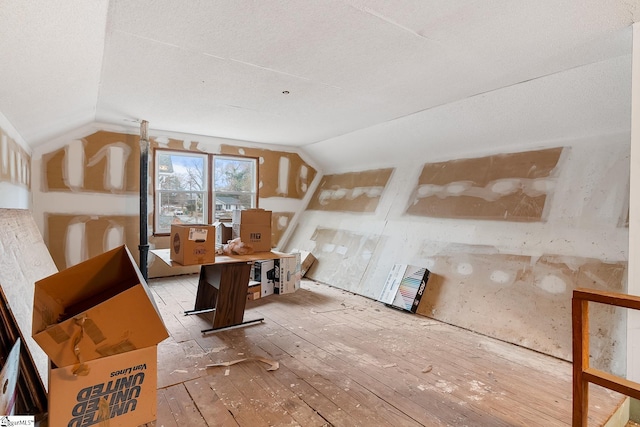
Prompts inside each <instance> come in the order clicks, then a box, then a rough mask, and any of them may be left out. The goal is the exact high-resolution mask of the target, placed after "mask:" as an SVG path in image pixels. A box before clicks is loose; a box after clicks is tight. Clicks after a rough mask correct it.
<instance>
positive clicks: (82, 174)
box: [42, 131, 140, 194]
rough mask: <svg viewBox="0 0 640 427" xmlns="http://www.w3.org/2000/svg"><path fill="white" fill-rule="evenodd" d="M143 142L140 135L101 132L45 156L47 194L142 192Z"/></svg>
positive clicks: (70, 143) (43, 158) (71, 142)
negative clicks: (141, 152)
mask: <svg viewBox="0 0 640 427" xmlns="http://www.w3.org/2000/svg"><path fill="white" fill-rule="evenodd" d="M139 139H140V137H139V136H137V135H129V134H122V133H114V132H104V131H100V132H96V133H94V134H92V135H89V136H87V137H84V138H81V139H76V140H73V141H69V143H68V144H66V145H65V146H64V147H63V148H61V149H59V150H56V151H54V152H51V153H47V154H44V155H43V156H42V162H43V167H44V187H45V188H44V189H45V191H71V192H89V193H115V194H123V193H134V192H138V191H139V190H138V189H139V188H140V183H139V178H138V173H139V170H140V148H139Z"/></svg>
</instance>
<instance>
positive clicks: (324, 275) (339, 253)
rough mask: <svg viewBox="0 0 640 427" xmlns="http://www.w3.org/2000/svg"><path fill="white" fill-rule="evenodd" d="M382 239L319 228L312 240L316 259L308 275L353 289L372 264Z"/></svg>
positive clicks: (373, 235)
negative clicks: (370, 263)
mask: <svg viewBox="0 0 640 427" xmlns="http://www.w3.org/2000/svg"><path fill="white" fill-rule="evenodd" d="M380 239H381V236H379V235H377V234H370V235H367V234H360V233H353V232H350V231H344V230H334V229H330V228H322V227H318V228H316V230H315V233H314V234H313V236H312V237H311V240H312V241H313V242H314V243H315V248H313V250H312V252H313V254H314V256H315V257H316V259H317V262H314V263H313V265H312V266H311V268H310V269H309V271H308V272H307V276H308V277H310V278H312V279H313V280H318V281H320V282H323V283H330V284H331V285H333V286H337V287H339V288H343V289H348V290H350V289H351V288H352V287H354V286H355V285H356V284H358V283H359V282H360V280H361V278H362V276H363V275H364V272H365V270H366V268H367V266H368V265H369V262H370V261H371V259H372V257H373V254H374V252H375V250H376V246H377V245H378V242H379V241H380Z"/></svg>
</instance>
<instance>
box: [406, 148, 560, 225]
mask: <svg viewBox="0 0 640 427" xmlns="http://www.w3.org/2000/svg"><path fill="white" fill-rule="evenodd" d="M561 153H562V148H552V149H546V150H539V151H529V152H524V153H513V154H500V155H494V156H488V157H481V158H476V159H460V160H451V161H447V162H439V163H427V164H425V165H424V168H423V169H422V174H421V175H420V177H419V179H418V185H417V187H416V189H415V190H414V191H413V194H412V195H411V198H410V199H409V200H410V205H409V207H408V208H407V211H406V212H407V213H408V214H411V215H419V216H428V217H437V218H469V219H471V218H476V219H492V220H506V221H540V220H542V213H543V209H544V204H545V201H546V198H547V194H549V193H550V192H551V191H552V190H553V188H554V187H555V177H554V176H553V172H554V169H555V168H556V165H557V164H558V160H559V158H560V154H561Z"/></svg>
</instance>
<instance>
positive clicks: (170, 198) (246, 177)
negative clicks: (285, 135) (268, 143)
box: [154, 149, 258, 234]
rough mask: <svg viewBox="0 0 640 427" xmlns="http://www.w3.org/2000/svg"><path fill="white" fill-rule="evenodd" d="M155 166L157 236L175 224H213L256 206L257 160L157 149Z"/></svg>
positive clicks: (166, 231) (167, 231) (168, 230)
mask: <svg viewBox="0 0 640 427" xmlns="http://www.w3.org/2000/svg"><path fill="white" fill-rule="evenodd" d="M154 165H155V214H154V215H155V216H154V219H155V229H154V230H155V234H163V233H169V232H170V230H171V224H172V223H174V222H179V223H187V224H189V223H191V224H203V223H207V224H210V223H212V222H213V221H216V220H219V219H230V218H231V215H232V212H233V210H234V209H241V208H252V207H257V202H258V190H257V188H258V186H257V177H258V172H257V168H258V164H257V161H256V159H254V158H248V157H235V156H218V155H212V154H204V153H192V152H185V151H170V150H163V149H156V150H155V163H154ZM210 169H211V170H212V172H211V173H209V170H210ZM211 201H215V202H214V203H211ZM212 208H213V209H212Z"/></svg>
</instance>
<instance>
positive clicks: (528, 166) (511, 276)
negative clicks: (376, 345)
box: [289, 134, 629, 373]
mask: <svg viewBox="0 0 640 427" xmlns="http://www.w3.org/2000/svg"><path fill="white" fill-rule="evenodd" d="M389 166H392V167H393V169H394V171H393V174H391V176H390V179H389V180H388V181H387V182H386V183H384V185H382V188H381V189H380V192H379V193H380V198H379V200H378V201H377V203H376V205H375V209H371V210H369V211H367V212H364V211H363V210H361V209H358V208H353V209H346V208H341V209H340V210H331V211H326V210H321V209H317V208H316V206H315V205H313V204H310V205H309V209H308V210H307V211H305V212H304V214H303V215H302V217H301V219H300V221H299V224H298V227H297V229H296V232H295V234H294V236H293V238H292V240H291V242H290V244H289V247H290V248H293V247H295V248H299V249H302V250H311V251H312V252H313V253H314V255H315V256H316V257H317V258H318V262H317V263H316V264H315V265H314V266H313V268H312V269H311V270H310V271H309V272H308V273H307V275H308V276H310V277H311V278H312V279H315V280H318V281H321V282H325V283H329V284H332V285H335V286H338V287H341V288H343V289H346V290H349V291H352V292H356V293H359V294H361V295H364V296H367V297H370V298H375V299H377V298H378V297H379V295H380V293H381V291H382V288H383V286H384V283H385V280H386V277H387V275H388V273H389V271H390V270H391V268H392V266H393V264H396V263H398V264H412V265H418V266H423V267H427V268H429V269H430V270H431V271H432V272H433V275H432V278H431V280H430V282H429V284H428V285H427V292H426V294H425V296H424V297H423V300H422V302H421V304H420V306H419V308H418V312H419V314H421V315H425V316H429V317H433V318H437V319H440V320H443V321H445V322H448V323H452V324H455V325H459V326H462V327H465V328H469V329H471V330H474V331H477V332H480V333H483V334H486V335H490V336H494V337H496V338H499V339H503V340H505V341H509V342H512V343H516V344H519V345H523V346H526V347H529V348H532V349H535V350H538V351H542V352H545V353H547V354H551V355H554V356H557V357H561V358H564V359H570V358H571V310H570V306H571V304H570V300H571V294H572V291H573V289H575V288H577V287H587V288H594V289H603V290H610V291H617V292H620V291H622V292H624V290H625V289H626V275H627V244H628V229H627V227H626V224H627V218H628V208H629V199H628V196H629V143H628V135H625V134H616V135H609V136H607V137H598V138H595V137H594V138H582V139H577V140H571V141H562V143H561V144H556V145H552V144H548V145H547V146H546V147H535V148H532V149H529V150H523V151H516V152H502V153H500V152H498V153H483V154H481V155H475V156H473V155H468V156H460V157H455V158H451V159H442V158H441V159H437V161H432V160H431V159H423V160H422V161H421V159H419V158H411V159H407V160H406V161H405V162H403V163H398V164H393V165H389ZM377 170H378V169H376V170H372V171H358V172H355V173H357V174H359V175H364V174H365V173H367V172H368V173H372V174H375V173H376V172H375V171H377ZM349 173H350V172H349ZM349 173H341V174H335V175H337V176H347V174H349ZM321 189H322V187H319V189H318V192H320V191H321ZM318 192H317V194H318ZM329 237H331V239H329ZM591 316H592V317H591V318H592V328H593V331H594V334H593V335H592V346H593V351H592V359H593V360H592V363H593V364H594V366H598V367H601V368H605V369H609V370H612V371H614V372H618V373H620V372H624V369H625V361H624V358H623V357H621V355H624V351H625V347H626V339H625V336H624V333H625V331H624V328H623V325H624V317H625V313H624V312H623V311H618V310H612V309H609V308H602V307H597V306H596V307H594V308H593V311H592V315H591Z"/></svg>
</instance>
